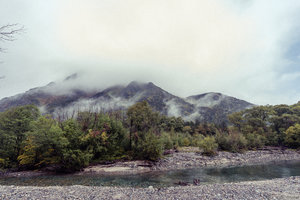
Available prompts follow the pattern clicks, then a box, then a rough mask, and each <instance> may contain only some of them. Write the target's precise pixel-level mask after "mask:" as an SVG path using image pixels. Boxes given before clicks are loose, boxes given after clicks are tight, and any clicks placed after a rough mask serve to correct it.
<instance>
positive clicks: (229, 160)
mask: <svg viewBox="0 0 300 200" xmlns="http://www.w3.org/2000/svg"><path fill="white" fill-rule="evenodd" d="M197 151H198V150H197V148H183V149H181V150H179V151H177V152H175V151H172V152H170V154H168V155H166V156H165V157H164V158H162V159H160V160H159V161H158V162H155V163H153V162H149V161H129V162H117V163H113V164H109V165H94V166H89V167H87V168H85V169H84V170H83V171H82V172H79V173H77V174H78V175H84V174H112V175H116V174H136V173H145V172H150V171H165V170H176V169H190V168H198V167H228V166H242V165H257V164H268V163H272V162H283V161H300V152H299V151H295V150H288V149H286V150H284V149H278V148H267V149H264V150H257V151H247V152H245V153H230V152H224V151H220V152H218V155H217V156H214V157H208V156H203V155H201V154H200V153H198V152H197Z"/></svg>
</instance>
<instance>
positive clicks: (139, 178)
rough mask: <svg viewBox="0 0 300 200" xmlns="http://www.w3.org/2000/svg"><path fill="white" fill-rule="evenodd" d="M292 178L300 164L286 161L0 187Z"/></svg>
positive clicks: (27, 180)
mask: <svg viewBox="0 0 300 200" xmlns="http://www.w3.org/2000/svg"><path fill="white" fill-rule="evenodd" d="M289 176H300V162H285V163H277V164H268V165H255V166H241V167H226V168H197V169H186V170H172V171H165V172H151V173H146V174H142V175H122V176H120V175H118V176H103V175H102V176H95V175H86V176H76V175H52V176H40V177H20V178H0V185H33V186H50V185H89V186H132V187H147V186H149V185H152V186H156V187H163V186H174V184H175V183H178V182H180V181H181V182H189V183H193V180H194V179H199V180H200V184H209V183H225V182H239V181H249V180H265V179H273V178H281V177H289Z"/></svg>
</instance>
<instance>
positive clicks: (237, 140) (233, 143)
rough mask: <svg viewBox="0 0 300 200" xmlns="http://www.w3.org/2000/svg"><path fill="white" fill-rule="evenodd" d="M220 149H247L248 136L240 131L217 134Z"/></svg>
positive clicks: (234, 150) (231, 150)
mask: <svg viewBox="0 0 300 200" xmlns="http://www.w3.org/2000/svg"><path fill="white" fill-rule="evenodd" d="M216 141H217V143H218V145H219V149H221V150H224V151H230V152H242V151H244V150H246V149H247V140H246V138H245V137H244V136H243V135H242V134H239V133H229V134H228V133H219V134H217V136H216Z"/></svg>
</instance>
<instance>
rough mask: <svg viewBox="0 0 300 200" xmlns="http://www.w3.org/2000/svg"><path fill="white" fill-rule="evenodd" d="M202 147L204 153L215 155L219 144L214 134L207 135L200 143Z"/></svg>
mask: <svg viewBox="0 0 300 200" xmlns="http://www.w3.org/2000/svg"><path fill="white" fill-rule="evenodd" d="M199 147H200V149H202V150H203V152H202V154H203V155H207V156H214V155H216V154H217V149H218V144H217V143H216V140H215V138H214V137H212V136H206V137H205V138H204V139H203V140H202V141H201V142H200V145H199Z"/></svg>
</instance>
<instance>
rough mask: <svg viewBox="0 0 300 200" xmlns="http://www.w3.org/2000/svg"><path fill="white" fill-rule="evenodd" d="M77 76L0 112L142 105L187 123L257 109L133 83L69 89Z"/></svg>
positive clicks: (10, 100)
mask: <svg viewBox="0 0 300 200" xmlns="http://www.w3.org/2000/svg"><path fill="white" fill-rule="evenodd" d="M76 78H77V75H76V74H74V75H72V76H69V77H67V78H66V79H65V80H64V81H63V82H61V83H54V82H51V83H49V84H48V85H46V86H44V87H38V88H34V89H30V90H29V91H27V92H25V93H22V94H18V95H15V96H12V97H7V98H4V99H2V100H0V111H5V110H6V109H8V108H10V107H14V106H20V105H27V104H34V105H36V106H38V107H39V108H40V110H41V111H42V112H43V113H51V114H55V113H59V112H69V113H71V112H72V111H74V110H75V111H77V110H91V109H92V110H95V109H97V110H103V111H108V110H119V109H126V108H128V107H129V106H131V105H133V104H134V103H136V102H139V101H144V100H145V101H147V102H148V103H149V104H150V106H151V107H152V108H153V109H154V110H156V111H158V112H160V113H162V114H165V115H168V116H176V117H182V118H183V119H184V120H186V121H196V120H198V121H200V122H214V123H222V122H224V121H225V122H227V115H228V114H230V113H233V112H237V111H240V110H244V109H247V108H251V107H253V106H254V105H253V104H251V103H249V102H247V101H244V100H240V99H237V98H234V97H230V96H227V95H224V94H221V93H213V92H211V93H205V94H200V95H194V96H189V97H187V98H181V97H178V96H175V95H173V94H171V93H169V92H167V91H165V90H163V89H161V88H160V87H158V86H156V85H154V84H153V83H151V82H149V83H139V82H135V81H133V82H131V83H129V84H128V85H127V86H122V85H118V86H113V87H109V88H106V89H104V90H101V91H99V90H98V91H97V90H93V91H91V90H84V89H78V88H74V87H72V88H69V89H68V88H66V87H63V86H64V85H68V82H70V81H73V80H74V79H76Z"/></svg>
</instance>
